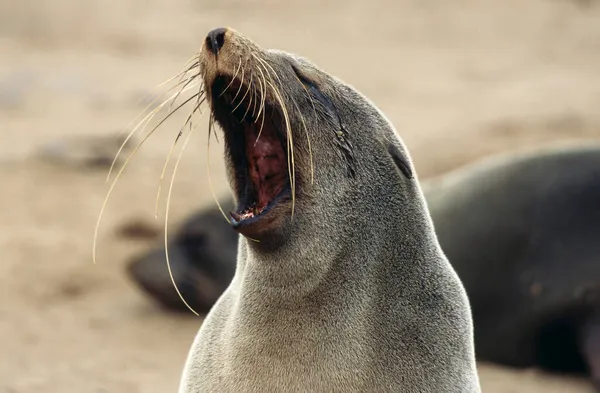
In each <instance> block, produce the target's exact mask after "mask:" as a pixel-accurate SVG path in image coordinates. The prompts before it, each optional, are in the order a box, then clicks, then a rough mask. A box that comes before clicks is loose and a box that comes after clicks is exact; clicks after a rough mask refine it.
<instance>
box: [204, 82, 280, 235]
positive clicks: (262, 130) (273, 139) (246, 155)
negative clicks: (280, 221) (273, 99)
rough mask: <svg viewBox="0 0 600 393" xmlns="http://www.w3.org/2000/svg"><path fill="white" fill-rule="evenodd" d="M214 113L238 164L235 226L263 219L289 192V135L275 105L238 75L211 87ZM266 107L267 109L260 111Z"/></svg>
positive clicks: (234, 163) (235, 188)
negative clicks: (237, 77)
mask: <svg viewBox="0 0 600 393" xmlns="http://www.w3.org/2000/svg"><path fill="white" fill-rule="evenodd" d="M211 95H212V100H211V103H212V112H213V115H214V118H215V120H216V121H217V122H218V123H219V124H220V125H221V128H223V131H224V135H225V143H226V149H227V154H228V155H229V158H230V160H231V162H232V164H233V172H234V191H235V192H236V193H237V197H238V201H239V204H238V207H237V209H236V211H235V212H231V213H230V214H231V219H232V221H231V222H232V224H233V226H234V227H235V228H241V227H243V226H247V225H250V224H253V223H255V222H257V221H259V220H260V219H261V218H263V217H264V216H266V215H267V214H268V213H269V211H270V210H271V209H272V208H273V207H274V206H275V205H277V204H279V203H281V202H282V201H284V200H287V198H288V196H289V193H290V186H289V184H290V182H289V172H288V159H287V154H286V149H285V146H286V138H285V136H284V134H283V133H282V132H281V128H282V124H281V115H280V113H279V110H278V108H277V107H276V106H275V105H270V104H269V103H268V102H265V103H264V106H262V103H261V99H260V95H259V94H258V93H257V92H255V91H252V89H251V88H250V87H248V86H246V85H244V84H242V83H241V82H240V81H239V80H238V79H233V78H231V77H228V76H222V75H218V76H217V77H216V78H215V80H214V82H213V83H212V86H211ZM261 107H262V110H261Z"/></svg>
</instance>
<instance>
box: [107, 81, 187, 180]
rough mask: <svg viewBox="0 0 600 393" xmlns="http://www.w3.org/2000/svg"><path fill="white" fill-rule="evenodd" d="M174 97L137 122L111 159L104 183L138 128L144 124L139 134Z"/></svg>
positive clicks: (174, 95)
mask: <svg viewBox="0 0 600 393" xmlns="http://www.w3.org/2000/svg"><path fill="white" fill-rule="evenodd" d="M193 87H194V86H188V88H186V91H187V90H190V89H192V88H193ZM176 96H177V93H176V94H173V95H171V96H170V97H169V98H167V99H165V100H164V101H163V102H162V103H161V104H160V105H159V106H157V107H156V108H154V109H153V110H152V111H151V112H150V113H148V114H147V115H146V116H145V117H144V118H143V119H142V120H140V121H139V122H138V124H137V125H136V126H135V127H134V128H133V129H132V130H131V131H130V132H129V134H128V135H127V137H126V138H125V140H124V141H123V143H121V146H120V147H119V150H117V153H116V154H115V157H114V158H113V161H112V163H111V165H110V168H109V169H108V174H107V175H106V181H108V180H109V179H110V175H111V174H112V171H113V170H114V167H115V164H116V162H117V159H118V158H119V156H120V155H121V152H122V151H123V149H124V148H125V145H127V142H129V140H130V139H131V138H132V137H133V135H134V134H135V133H136V132H137V131H138V129H139V128H140V126H141V125H142V124H143V123H144V122H145V124H144V126H143V127H142V128H141V129H140V130H139V132H143V131H144V129H145V128H146V126H147V125H148V124H149V123H150V121H152V119H153V118H154V116H155V115H156V113H158V111H160V110H161V109H162V108H163V107H164V106H165V105H166V104H167V103H168V102H169V101H171V100H172V99H174V98H175V97H176Z"/></svg>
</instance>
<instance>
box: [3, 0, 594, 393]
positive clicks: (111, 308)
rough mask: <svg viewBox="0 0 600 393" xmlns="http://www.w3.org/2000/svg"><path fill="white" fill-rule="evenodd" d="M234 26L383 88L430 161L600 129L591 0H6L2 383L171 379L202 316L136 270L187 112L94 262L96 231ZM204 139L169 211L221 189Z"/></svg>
mask: <svg viewBox="0 0 600 393" xmlns="http://www.w3.org/2000/svg"><path fill="white" fill-rule="evenodd" d="M219 26H230V27H233V28H235V29H236V30H238V31H240V32H242V33H244V34H245V35H247V36H249V37H250V38H252V39H253V40H255V41H256V42H257V43H258V44H260V45H261V46H264V47H271V48H280V49H284V50H287V51H291V52H296V53H299V54H301V55H303V56H305V57H308V58H309V59H311V60H313V61H314V62H315V63H317V64H318V65H320V66H321V67H322V68H323V69H325V70H326V71H328V72H329V73H332V74H335V75H337V76H339V77H340V78H342V79H344V80H345V81H347V82H348V83H350V84H352V85H354V86H355V87H356V88H358V89H359V90H360V91H362V92H363V93H365V94H366V95H367V96H369V97H370V98H371V99H372V100H373V101H374V102H375V103H376V104H377V105H378V106H379V107H380V108H381V109H382V110H383V111H384V112H385V113H386V114H387V116H388V117H389V118H390V120H391V121H392V122H393V123H394V125H395V127H396V129H397V130H398V132H399V133H400V135H401V137H402V138H403V140H404V142H405V143H406V145H407V146H408V148H409V150H410V152H411V154H412V157H413V158H414V160H415V164H416V167H417V171H418V174H419V176H420V178H422V179H425V178H428V177H431V176H433V175H437V174H441V173H444V172H446V171H449V170H450V169H454V168H456V167H458V166H461V165H463V164H466V163H469V162H472V161H473V160H476V159H478V158H481V157H483V156H487V155H490V154H493V153H499V152H504V151H511V150H515V149H518V148H522V147H530V146H537V145H544V144H549V143H556V142H558V141H561V140H573V139H598V137H600V111H599V109H600V2H596V1H594V0H587V1H585V0H505V1H501V2H500V1H493V0H480V1H468V0H456V1H452V2H449V1H443V0H414V1H408V0H394V1H392V0H387V1H385V0H370V1H359V0H332V1H327V2H324V1H316V0H305V1H281V0H271V1H269V0H237V1H236V0H215V1H213V2H209V1H206V0H123V1H120V2H118V1H107V0H0V136H1V138H2V139H1V142H2V143H0V179H1V180H2V186H1V187H2V188H1V190H2V191H1V192H0V231H1V233H0V291H1V293H2V296H1V297H0V392H7V393H8V392H10V393H17V392H19V393H25V392H36V393H39V392H56V393H58V392H60V393H68V392H77V393H88V392H90V393H92V392H94V393H100V392H111V393H125V392H127V393H133V392H143V393H146V392H148V393H164V392H173V391H176V388H177V384H178V380H179V375H180V372H181V369H182V366H183V363H184V360H185V357H186V355H187V351H188V348H189V346H190V344H191V342H192V339H193V336H194V335H195V333H196V331H197V329H198V327H199V326H200V324H201V318H198V317H195V316H194V315H192V314H191V313H190V314H189V315H187V316H186V315H181V314H169V313H166V312H164V311H162V310H160V309H158V308H157V307H155V306H154V305H153V304H152V303H151V302H150V301H149V299H148V298H146V297H145V296H144V295H142V294H141V293H140V292H139V290H138V289H137V287H135V286H134V285H133V284H132V283H131V282H129V280H128V279H127V278H126V276H125V275H124V273H123V269H124V266H125V263H126V262H127V260H128V259H129V258H130V257H131V256H132V255H134V254H135V253H138V252H140V251H141V250H145V249H147V248H148V247H149V244H150V241H149V240H147V238H151V237H152V236H150V235H148V233H152V231H155V230H156V231H160V230H161V228H162V226H163V225H164V207H165V203H164V198H163V199H161V203H160V205H159V206H160V209H161V211H160V212H159V218H158V220H155V219H154V208H155V196H156V190H157V186H158V183H159V176H160V173H161V170H162V167H163V164H164V160H165V158H166V156H167V154H168V151H169V149H170V146H171V145H172V143H173V140H174V138H175V136H176V135H177V132H178V124H181V121H182V120H183V119H184V118H185V115H186V113H183V112H185V111H183V112H182V113H180V114H178V115H176V116H174V119H173V123H169V124H171V126H165V127H161V129H159V130H158V131H157V132H156V133H155V135H154V136H153V137H152V138H150V139H149V140H148V142H147V143H145V144H144V146H143V147H142V148H141V149H140V151H139V153H138V154H137V155H136V157H135V159H134V160H132V162H131V164H130V165H129V166H128V167H127V170H126V171H125V173H124V175H123V177H122V179H121V181H120V182H119V184H118V185H117V187H116V189H115V192H114V194H113V196H112V198H111V199H110V202H109V204H108V206H107V208H106V211H105V214H104V218H103V222H102V225H101V227H100V233H99V243H98V263H97V264H95V265H94V264H93V263H92V240H93V235H94V225H95V224H96V219H97V217H98V214H99V211H100V208H101V205H102V202H103V199H104V197H105V195H106V192H107V189H108V186H107V184H106V183H105V179H106V173H107V165H106V164H107V160H108V163H110V160H111V159H112V157H113V155H114V153H115V152H116V150H117V148H118V143H119V142H120V141H119V138H118V136H119V133H122V132H123V131H127V130H128V127H129V125H130V123H131V121H132V120H134V119H135V117H136V116H137V115H138V114H139V113H140V112H141V111H142V110H143V108H144V106H146V105H147V104H148V103H149V102H150V101H151V100H152V99H153V98H157V97H160V96H159V95H158V93H157V92H156V91H155V90H154V88H155V87H156V86H157V85H158V84H159V83H161V82H162V81H164V80H166V79H167V78H169V77H171V76H173V75H175V74H176V73H177V72H179V71H180V70H181V69H182V67H183V66H184V64H185V62H186V61H187V60H188V59H189V58H190V57H191V56H192V55H193V54H194V53H195V52H196V51H197V50H198V49H199V47H200V45H201V42H202V39H203V38H204V36H205V34H206V33H207V32H208V31H209V30H210V29H211V28H214V27H219ZM163 112H164V111H163ZM163 112H161V113H162V115H163V116H164V115H165V114H166V113H163ZM158 117H159V118H160V117H161V115H160V114H159V115H158ZM178 122H179V123H178ZM129 129H130V128H129ZM221 149H222V147H221V146H220V145H218V144H213V145H211V149H210V153H211V157H212V158H210V162H211V174H212V179H213V184H214V188H215V191H216V192H217V194H221V193H223V192H226V191H227V190H228V187H227V184H226V181H225V178H224V176H223V163H222V159H221V157H220V154H221V152H222V150H221ZM207 152H208V151H207V149H206V127H200V128H199V130H198V131H197V132H196V134H195V136H194V138H192V140H191V142H190V144H189V145H188V148H187V151H186V154H184V156H183V159H182V161H181V164H180V169H179V172H178V175H177V180H176V181H175V186H174V191H173V196H172V198H171V209H170V222H172V223H173V225H176V223H178V222H179V221H180V220H181V219H182V218H183V217H185V216H186V215H187V214H189V213H191V212H192V211H195V210H196V209H197V208H198V207H201V206H203V205H205V204H207V203H210V202H212V196H211V194H210V192H209V191H208V190H209V189H208V187H207V181H208V174H207V170H206V169H207V159H208V156H207ZM167 173H168V174H167V177H169V176H170V172H167ZM132 233H133V234H135V233H137V234H138V235H139V236H134V235H132ZM126 234H128V235H126ZM480 372H481V380H482V385H483V389H484V391H486V392H490V393H494V392H497V393H500V392H502V393H510V392H591V389H590V388H589V387H588V385H587V382H586V381H583V380H579V379H577V378H572V377H561V376H556V375H547V374H544V373H541V372H538V371H536V370H527V371H519V372H515V371H511V370H508V369H504V368H500V367H497V366H492V365H487V364H480Z"/></svg>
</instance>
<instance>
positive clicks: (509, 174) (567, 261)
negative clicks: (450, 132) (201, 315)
mask: <svg viewBox="0 0 600 393" xmlns="http://www.w3.org/2000/svg"><path fill="white" fill-rule="evenodd" d="M422 188H423V192H424V194H425V198H426V200H427V202H428V205H429V209H430V212H431V214H432V218H433V222H434V225H435V228H436V233H437V235H438V239H439V241H440V243H441V245H442V249H443V250H444V251H445V252H446V255H447V256H448V258H449V260H450V262H451V263H452V265H453V266H454V268H455V270H456V271H457V273H458V274H459V277H460V278H461V279H462V280H463V283H464V285H465V288H466V290H467V294H468V296H469V298H470V302H471V305H472V310H473V313H474V318H475V342H476V346H475V353H476V357H477V358H478V360H487V361H491V362H495V363H499V364H503V365H506V366H512V367H531V366H536V367H542V368H547V369H550V370H552V371H559V372H583V373H587V374H591V375H592V378H593V379H594V380H595V383H596V384H597V385H598V384H599V383H598V380H599V379H600V378H599V375H600V371H599V370H600V348H599V347H597V345H598V342H599V341H600V328H599V327H598V323H599V321H598V309H600V307H599V305H598V304H599V303H598V302H596V303H594V301H593V295H594V294H595V293H596V294H597V288H598V283H599V282H600V277H599V274H598V270H594V269H598V263H597V260H596V259H594V258H596V256H597V255H600V245H599V244H598V242H596V241H594V238H599V237H600V219H599V217H598V207H597V206H599V205H598V202H596V203H590V202H593V201H600V145H598V144H589V143H586V144H585V145H579V144H577V145H572V146H564V145H562V144H561V145H559V146H551V147H548V148H543V149H535V150H532V151H527V152H523V153H516V154H515V153H514V152H512V153H508V154H501V155H497V156H494V157H491V158H487V159H484V160H482V161H478V162H475V163H473V164H470V165H467V166H465V167H463V168H460V169H458V170H456V171H453V172H451V173H449V174H446V175H443V176H441V177H439V178H436V179H432V180H428V181H425V182H424V183H423V184H422ZM228 201H229V199H226V198H222V202H221V203H223V204H226V203H230V202H228ZM217 212H218V209H217V208H216V206H211V207H206V208H204V209H202V210H200V211H199V212H198V213H196V214H194V215H193V216H192V217H191V218H190V221H191V222H194V223H195V226H196V227H197V228H199V229H198V231H199V233H209V232H212V231H220V230H225V229H229V225H228V224H227V223H226V222H224V221H223V220H222V217H217V216H216V214H215V213H217ZM569 223H572V225H574V226H573V228H575V229H578V228H579V232H584V233H587V234H588V235H587V236H583V237H579V240H578V241H577V240H576V238H571V237H570V236H571V235H569V231H568V228H567V229H565V225H571V224H569ZM200 228H201V229H200ZM231 232H233V231H231ZM577 233H578V232H575V233H574V234H577ZM594 234H595V236H594ZM590 236H591V237H590ZM557 237H558V238H560V239H564V242H563V241H562V240H561V242H558V241H557ZM202 238H204V236H202ZM579 241H581V243H579ZM190 243H193V241H190ZM236 244H237V242H236V241H235V240H233V239H232V240H231V242H230V243H228V244H227V246H226V247H224V248H223V249H222V250H218V249H215V248H212V249H213V250H216V252H215V254H213V255H212V258H216V257H217V255H218V254H219V253H222V252H223V250H225V248H227V249H234V248H235V247H236ZM473 244H482V245H484V247H473ZM176 246H177V247H181V246H182V245H181V244H179V243H176ZM525 246H527V247H525ZM556 247H560V248H561V249H560V252H558V251H556V249H555V248H556ZM526 251H527V252H526ZM153 252H156V251H153ZM158 252H159V253H161V254H160V255H162V259H161V260H150V259H148V258H141V260H142V261H143V263H144V264H145V265H146V266H144V267H143V269H150V265H156V266H155V267H154V268H153V270H155V271H159V270H160V271H161V274H162V276H161V277H162V279H161V280H155V281H154V283H155V285H156V287H157V289H156V290H155V294H156V293H162V292H166V291H172V292H173V294H175V291H174V290H173V289H172V284H171V281H170V280H169V277H168V275H167V273H166V266H165V259H164V248H161V249H158ZM536 252H537V253H550V255H549V256H547V255H544V256H542V255H540V256H538V257H536ZM178 255H181V256H180V257H171V263H172V264H174V265H177V266H178V267H179V268H180V269H183V270H187V271H189V273H187V274H190V275H191V274H192V271H193V270H194V269H202V266H200V264H198V263H196V262H194V261H192V259H191V257H190V256H188V255H187V254H185V253H181V254H178ZM206 259H207V260H210V259H211V256H207V257H206ZM542 260H544V263H541V261H542ZM221 261H222V262H223V264H221V265H220V266H221V268H222V269H230V267H231V266H234V265H235V258H234V257H231V258H228V259H221ZM231 277H233V275H232V276H231ZM133 279H134V280H140V279H141V277H133ZM158 288H164V290H162V291H159V290H158ZM225 288H226V284H225V285H222V286H221V291H224V290H225ZM590 295H592V296H590ZM155 296H156V295H155ZM194 296H196V292H195V291H190V292H189V293H184V297H185V298H186V299H188V298H193V297H194ZM574 296H577V298H574ZM157 299H158V301H161V302H162V301H164V300H165V299H162V298H161V297H159V296H157ZM174 300H177V301H178V304H180V305H182V302H181V301H180V300H179V299H174ZM540 305H541V306H540ZM517 349H518V350H517ZM598 390H600V389H598Z"/></svg>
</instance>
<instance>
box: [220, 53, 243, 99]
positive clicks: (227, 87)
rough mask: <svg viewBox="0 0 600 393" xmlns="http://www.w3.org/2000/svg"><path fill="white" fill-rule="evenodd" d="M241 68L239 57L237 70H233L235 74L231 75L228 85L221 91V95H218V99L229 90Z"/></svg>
mask: <svg viewBox="0 0 600 393" xmlns="http://www.w3.org/2000/svg"><path fill="white" fill-rule="evenodd" d="M241 68H242V58H241V57H240V62H239V65H238V67H237V69H236V70H235V73H234V74H233V78H231V81H230V82H229V84H228V85H227V86H226V87H225V89H223V91H222V92H221V94H219V96H218V98H221V96H222V95H223V94H225V93H226V92H227V90H229V88H230V87H231V84H232V83H233V82H234V81H235V78H236V77H237V74H238V72H240V69H241Z"/></svg>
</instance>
